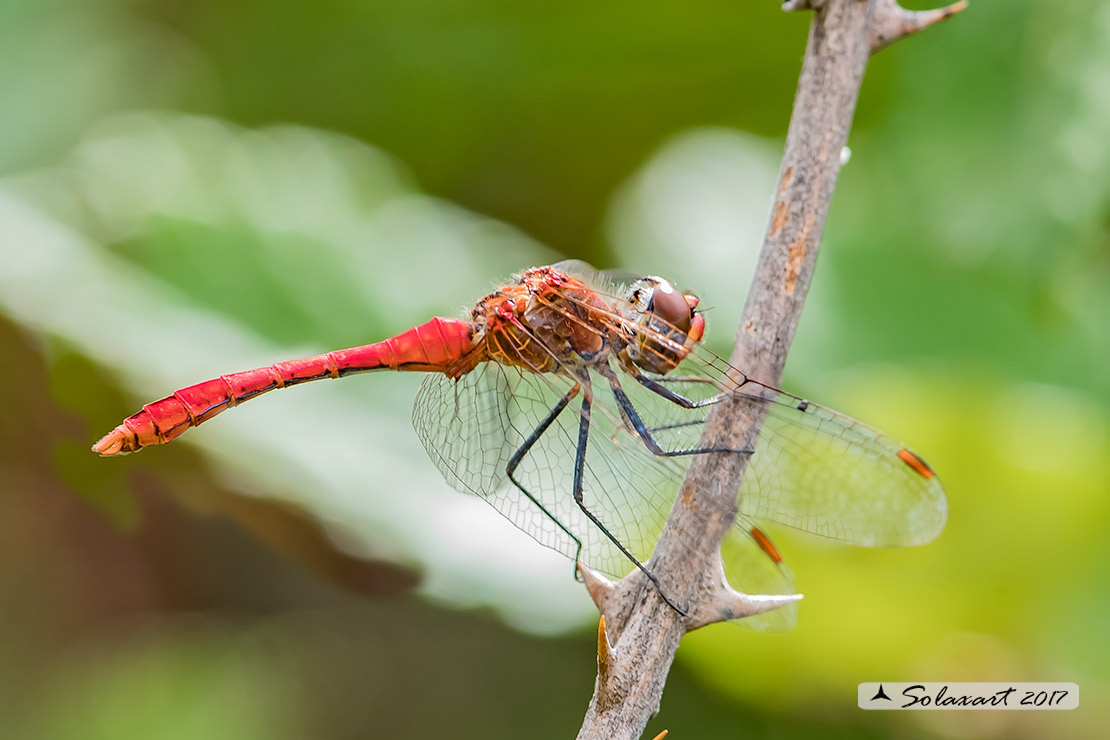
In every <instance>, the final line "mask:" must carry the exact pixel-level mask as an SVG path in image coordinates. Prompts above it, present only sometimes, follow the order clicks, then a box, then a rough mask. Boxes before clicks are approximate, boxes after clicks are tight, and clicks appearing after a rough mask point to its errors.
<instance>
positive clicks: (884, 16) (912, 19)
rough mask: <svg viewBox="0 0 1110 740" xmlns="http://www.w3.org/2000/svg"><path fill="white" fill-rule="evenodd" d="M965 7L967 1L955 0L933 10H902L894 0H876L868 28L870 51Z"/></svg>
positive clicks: (876, 49) (886, 45)
mask: <svg viewBox="0 0 1110 740" xmlns="http://www.w3.org/2000/svg"><path fill="white" fill-rule="evenodd" d="M966 7H967V0H959V2H955V3H952V4H951V5H949V6H947V7H944V8H937V9H936V10H906V9H905V8H903V7H902V6H900V5H899V4H898V0H878V2H877V3H876V4H875V13H874V15H873V16H872V18H871V24H870V28H869V29H868V40H869V41H870V43H871V53H872V54H874V53H875V52H877V51H879V50H880V49H885V48H886V47H888V46H890V45H891V44H893V43H894V42H895V41H898V40H899V39H904V38H905V37H907V36H912V35H913V34H915V33H918V32H919V31H923V30H925V29H926V28H928V27H929V26H931V25H933V24H934V23H940V22H941V21H944V20H948V19H949V18H951V17H952V16H954V15H955V14H956V13H959V12H960V11H961V10H964V9H965V8H966Z"/></svg>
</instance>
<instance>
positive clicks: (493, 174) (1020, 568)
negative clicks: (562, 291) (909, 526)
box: [0, 0, 1110, 740]
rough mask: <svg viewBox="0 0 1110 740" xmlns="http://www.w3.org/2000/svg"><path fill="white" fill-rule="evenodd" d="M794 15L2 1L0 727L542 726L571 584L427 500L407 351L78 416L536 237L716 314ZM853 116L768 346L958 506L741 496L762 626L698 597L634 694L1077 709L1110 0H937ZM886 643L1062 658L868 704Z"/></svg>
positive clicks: (436, 296) (553, 701) (1007, 727)
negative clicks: (765, 612)
mask: <svg viewBox="0 0 1110 740" xmlns="http://www.w3.org/2000/svg"><path fill="white" fill-rule="evenodd" d="M914 7H922V5H921V4H915V5H914ZM808 23H809V18H808V16H806V15H805V14H799V15H793V14H784V13H782V12H780V11H779V9H778V7H777V4H776V3H773V2H746V3H745V2H735V1H734V2H714V1H711V0H706V1H703V2H692V3H685V4H681V5H679V4H675V3H666V2H656V1H655V0H647V1H642V2H637V3H630V2H627V3H626V2H614V3H605V4H598V3H588V2H580V1H578V0H569V1H568V2H563V3H558V4H544V3H524V2H506V1H505V0H471V1H464V0H408V1H406V2H402V1H401V0H380V1H374V0H359V1H357V2H356V1H355V0H325V1H324V2H318V3H312V4H307V3H301V2H289V1H287V0H267V1H266V2H261V1H260V0H240V1H239V2H234V3H228V2H216V1H215V0H194V1H193V2H172V1H171V0H0V358H2V362H0V403H2V406H3V409H4V412H3V414H0V504H2V508H0V735H2V736H4V737H18V738H81V739H82V740H86V739H88V738H113V739H115V738H129V737H136V738H139V737H142V738H149V737H159V738H201V737H204V738H213V737H220V738H223V737H227V738H267V739H268V740H269V739H274V738H305V737H314V738H362V737H369V736H386V737H396V738H427V737H444V736H452V737H483V738H497V737H505V738H510V737H512V738H516V737H534V738H546V737H551V738H558V737H569V736H571V735H572V734H573V733H574V732H575V731H576V728H577V727H578V725H579V723H580V720H581V715H582V713H583V712H584V710H585V706H586V704H587V701H588V698H589V696H590V693H591V691H592V683H593V676H594V668H595V667H594V653H593V650H594V644H595V643H594V640H595V635H594V629H595V625H596V623H595V621H594V617H593V615H592V613H591V606H590V604H589V602H588V600H587V599H586V597H585V595H584V593H582V591H581V589H580V587H578V586H577V585H576V584H574V582H573V580H572V579H571V578H570V567H569V565H568V564H567V563H565V561H562V560H559V559H558V558H554V559H553V560H550V561H549V560H544V557H545V556H546V553H540V554H536V555H533V554H532V553H533V551H534V550H538V549H540V548H538V547H537V546H534V544H533V543H530V542H529V541H526V540H523V538H520V540H521V541H517V542H513V543H512V544H511V545H510V544H506V545H505V546H504V547H505V548H506V549H504V550H501V549H500V545H496V546H493V545H490V544H489V542H487V540H486V538H485V536H484V534H483V532H484V531H485V530H484V529H483V527H485V526H490V527H494V526H497V525H496V524H489V525H487V524H486V523H485V522H486V520H487V519H499V518H498V517H496V515H495V514H494V513H493V512H492V511H491V510H488V509H485V508H482V507H481V505H480V504H475V506H474V507H471V508H465V509H463V508H455V507H464V506H469V505H470V503H472V502H469V501H467V502H466V503H458V502H456V499H462V498H463V497H460V496H458V495H457V494H449V493H443V494H442V497H441V498H437V497H438V496H439V495H440V494H439V488H438V487H441V484H439V483H438V482H437V481H436V474H435V471H434V469H432V467H431V464H430V463H429V462H428V461H427V460H426V459H423V458H422V457H421V451H420V449H419V444H418V442H417V441H416V439H415V436H414V435H413V434H412V433H411V430H410V429H409V422H408V416H409V403H410V401H411V398H412V395H413V393H414V392H415V388H416V383H417V382H418V379H417V378H388V377H386V376H381V375H375V376H372V377H368V378H363V379H361V380H354V381H349V382H347V383H345V384H319V385H320V386H321V387H320V388H316V387H315V386H313V387H307V388H305V389H299V390H298V391H297V392H296V393H295V394H289V395H288V396H287V397H286V396H285V395H284V394H283V395H282V396H281V397H273V398H270V399H269V400H267V401H266V402H265V403H264V404H263V403H261V402H260V404H259V407H260V408H259V409H257V410H255V409H253V408H252V407H247V408H244V409H242V410H238V411H236V412H234V414H229V415H228V416H227V417H221V419H220V420H219V421H214V422H212V424H211V425H208V426H206V427H205V430H202V431H200V432H194V433H192V434H191V435H190V436H189V437H186V438H185V440H186V441H183V442H181V443H178V444H176V445H173V446H171V447H167V448H165V449H159V450H154V451H149V452H144V454H143V455H141V456H132V457H128V458H126V459H124V460H121V461H117V460H99V459H97V458H96V457H95V456H93V455H92V454H91V453H89V452H88V451H87V448H88V446H89V445H90V444H91V442H92V441H93V440H94V439H96V438H97V437H98V436H99V435H100V434H102V433H104V432H105V431H107V430H108V429H110V428H111V427H112V426H113V425H114V424H116V423H118V421H119V420H120V419H121V418H123V417H124V416H126V415H128V414H130V413H132V412H133V411H134V410H135V409H136V408H137V407H138V406H139V405H141V404H142V403H143V402H145V401H148V400H150V399H152V398H155V397H158V396H160V395H164V394H165V393H166V392H168V391H169V390H171V389H172V388H174V387H179V386H181V385H187V384H189V383H192V382H196V381H198V380H201V379H203V378H205V377H211V376H213V375H217V374H219V373H221V372H229V371H234V370H239V369H243V368H245V367H251V366H254V365H259V364H264V363H268V362H271V361H273V360H276V359H283V358H287V357H294V356H299V355H304V354H309V353H314V352H319V351H323V350H327V349H333V348H337V347H344V346H351V345H355V344H361V343H364V342H367V341H373V340H376V339H379V338H382V337H385V336H388V335H390V334H392V333H396V332H398V331H400V330H403V329H405V328H407V327H409V326H411V325H412V324H413V323H415V322H419V321H423V320H425V319H427V318H428V317H430V316H432V315H437V314H438V315H448V316H450V315H455V314H456V313H457V312H458V311H459V310H460V309H461V307H463V306H465V305H467V304H468V303H470V302H472V301H473V300H475V299H476V298H478V297H480V296H481V295H483V294H484V293H485V292H487V290H488V289H489V287H490V286H491V285H494V284H495V283H496V282H497V281H499V280H503V279H504V278H506V277H507V276H508V275H510V274H511V273H512V272H513V271H514V270H518V269H520V268H523V267H526V266H529V264H531V263H540V262H549V261H555V260H557V259H561V258H563V257H574V258H581V259H587V260H589V261H591V262H594V263H595V264H597V265H598V266H599V267H628V268H632V269H638V270H643V271H648V272H653V273H660V274H665V275H671V276H674V277H675V278H676V279H677V280H679V281H680V282H681V283H682V285H683V286H684V287H689V288H692V289H694V290H696V291H698V292H699V294H700V295H702V297H703V305H706V306H708V307H710V309H711V310H710V312H709V314H708V315H709V321H710V333H711V340H710V342H711V345H712V346H713V347H714V348H715V349H717V350H718V351H727V347H728V344H729V338H730V335H731V333H732V331H733V329H734V327H735V325H736V320H737V318H738V315H739V310H740V306H741V305H742V302H743V296H744V293H745V291H746V289H747V283H748V277H747V276H748V275H749V274H750V270H751V268H752V263H753V262H754V257H755V252H754V250H755V249H756V248H757V247H758V244H759V241H760V239H761V237H762V233H763V229H764V226H765V223H766V218H767V214H768V212H769V206H770V200H771V195H772V192H773V187H774V178H775V173H776V171H777V160H778V156H779V152H780V150H781V140H782V137H783V135H784V132H785V129H786V125H787V122H788V118H789V112H790V105H791V100H792V96H793V92H794V85H795V81H796V79H797V74H798V69H799V66H800V61H801V55H802V51H803V48H804V43H805V37H806V29H807V27H808ZM849 146H850V148H851V151H852V156H851V160H850V161H849V163H848V164H847V165H846V166H845V168H844V169H843V170H842V173H841V177H840V182H839V186H838V189H837V192H836V197H835V198H834V202H833V204H832V210H831V213H830V216H829V221H828V225H827V229H826V233H825V239H824V243H823V251H822V255H821V259H820V260H819V267H818V270H817V273H816V277H815V280H814V287H813V290H812V293H811V299H810V301H809V303H808V305H807V310H806V313H805V314H804V315H803V319H802V324H801V326H800V328H799V332H798V336H797V340H796V342H795V346H794V349H793V352H792V354H791V360H790V362H789V364H788V367H787V379H786V385H787V387H788V389H790V390H792V391H794V392H797V393H800V394H804V395H806V396H807V397H810V398H813V399H815V400H819V401H821V402H822V403H825V404H828V405H830V406H833V407H834V408H838V409H840V410H842V411H844V412H846V413H849V414H851V415H853V416H857V417H859V418H862V419H864V420H866V421H868V422H870V423H873V424H875V425H876V426H878V427H880V428H883V429H885V430H888V431H889V432H891V433H892V434H895V435H896V436H899V437H901V438H903V439H906V440H907V441H908V442H909V443H910V444H911V445H912V446H913V447H914V448H915V449H916V450H918V451H920V452H921V453H922V454H923V455H924V456H925V457H926V458H927V459H928V460H929V462H930V463H931V464H932V466H933V467H934V468H935V469H936V470H937V471H938V472H939V474H940V475H941V477H942V479H943V480H944V482H945V485H946V488H947V490H948V493H949V503H950V517H949V524H948V527H947V529H946V531H945V532H944V534H943V535H942V536H941V537H940V538H939V539H938V540H937V541H936V542H934V543H933V544H930V545H928V546H925V547H922V548H915V549H910V550H883V551H868V550H860V549H854V548H849V547H841V546H834V545H831V544H829V543H826V542H823V541H819V540H816V539H815V538H810V537H805V536H802V535H792V534H791V533H789V532H779V531H776V530H772V531H773V532H774V533H775V535H776V541H777V542H779V544H780V547H781V548H782V549H783V550H784V552H785V554H786V557H787V559H788V561H789V563H790V565H791V567H792V568H793V570H794V573H795V575H796V577H797V580H798V584H799V588H800V590H801V591H802V592H804V593H805V594H806V600H805V601H804V602H803V604H802V606H801V611H800V617H799V625H798V627H797V628H796V629H795V630H793V631H791V632H789V633H786V634H781V635H766V634H757V633H753V632H750V631H745V630H742V629H737V628H734V627H730V626H723V625H720V626H714V627H711V628H708V629H705V630H701V631H699V632H696V633H694V634H692V635H690V636H689V637H688V638H687V639H686V640H685V641H684V643H683V646H682V649H681V650H680V652H679V658H678V661H677V663H676V666H675V669H674V671H673V672H672V675H671V677H670V680H669V682H668V688H667V692H666V694H665V696H664V700H663V706H662V711H661V714H660V715H659V716H658V717H657V718H656V719H655V720H653V722H652V724H651V725H650V726H649V728H648V733H649V734H648V736H649V737H650V736H651V735H653V734H654V733H655V732H658V731H659V730H661V729H663V728H668V729H670V731H671V735H670V737H674V738H695V737H696V738H716V737H722V738H724V737H753V738H755V737H811V736H814V735H816V734H817V733H821V734H822V735H823V736H825V737H830V738H831V737H918V736H923V737H945V738H947V737H955V738H969V737H1007V738H1012V737H1046V736H1052V737H1092V738H1093V737H1099V736H1101V734H1100V733H1101V732H1102V731H1103V730H1104V728H1105V726H1106V724H1107V721H1108V720H1110V716H1108V710H1107V706H1110V704H1108V703H1107V699H1110V672H1108V671H1107V668H1106V666H1107V663H1108V660H1110V650H1108V647H1110V637H1108V636H1107V628H1106V615H1107V614H1108V613H1110V590H1108V588H1107V583H1108V581H1110V565H1108V564H1110V544H1108V541H1110V540H1108V538H1107V537H1106V531H1107V529H1108V527H1110V517H1108V516H1107V515H1108V511H1110V497H1108V494H1110V425H1108V421H1110V415H1108V413H1107V409H1108V406H1110V372H1108V369H1107V368H1108V367H1110V6H1108V5H1107V4H1106V3H1099V2H1096V0H1070V1H1068V2H1058V3H1036V2H1032V1H1031V0H1022V1H1011V2H991V1H990V0H978V2H973V3H972V7H971V8H970V9H968V10H967V11H966V12H965V13H963V14H962V15H960V16H958V17H957V18H955V19H953V20H952V21H950V22H948V23H946V24H944V25H942V26H940V27H937V28H935V29H932V30H930V31H928V32H927V33H925V34H923V35H921V36H919V37H914V38H912V39H910V40H906V41H903V42H901V43H899V44H897V45H895V46H894V47H892V48H890V49H888V50H885V51H883V52H882V53H881V54H879V55H878V56H876V57H875V58H874V59H873V60H872V63H871V65H870V67H869V69H868V73H867V77H866V79H865V82H864V85H863V89H862V93H861V97H860V102H859V106H858V109H857V113H856V118H855V122H854V126H853V129H852V133H851V136H850V140H849ZM252 406H253V405H252ZM267 413H269V414H273V416H272V417H267V416H265V414H267ZM190 439H192V443H188V442H187V440H190ZM336 442H338V443H336ZM417 489H419V490H417ZM433 489H434V490H433ZM425 494H426V495H425ZM421 502H423V503H421ZM429 502H430V503H429ZM430 511H440V512H442V513H443V517H444V521H441V522H438V523H437V524H435V525H425V522H426V521H427V518H428V514H429V512H430ZM456 517H458V518H456ZM463 517H465V518H463ZM425 526H427V531H424V530H422V529H421V528H422V527H425ZM437 527H438V528H437ZM416 532H422V534H420V535H419V536H418V535H417V534H416ZM444 533H449V535H448V534H444ZM497 536H498V537H501V536H502V534H501V530H498V535H497ZM505 536H506V537H509V536H511V534H510V535H505ZM421 538H423V539H421ZM490 542H497V543H500V542H501V540H500V539H495V540H490ZM506 542H507V540H506ZM517 553H520V554H519V555H518V554H517ZM531 557H535V558H536V560H537V565H536V568H535V570H533V569H532V568H531V564H530V561H529V562H528V563H526V565H527V566H528V567H521V568H519V569H518V570H517V571H513V570H511V567H510V566H511V565H512V563H521V562H524V561H522V560H520V558H531ZM506 560H508V561H511V562H510V564H509V565H504V566H503V565H500V564H499V563H503V562H504V561H506ZM541 561H542V562H541ZM501 568H504V570H503V571H502V570H499V569H501ZM421 576H423V579H424V580H423V582H422V584H423V585H421V586H420V587H419V588H417V590H416V591H415V592H414V591H413V590H412V586H413V584H414V582H415V581H416V580H417V579H419V578H421ZM878 680H924V681H943V680H950V681H961V680H962V681H974V680H979V681H1071V682H1076V683H1078V684H1079V685H1080V690H1081V701H1080V708H1079V709H1078V710H1076V711H1073V712H1068V713H1063V712H1060V713H1054V712H1039V713H1032V714H1028V713H1026V714H1014V713H1001V712H977V713H970V712H968V713H963V712H958V713H951V712H944V713H942V712H930V713H913V714H907V713H865V712H862V711H861V710H858V709H857V708H856V707H855V699H854V696H855V686H856V684H857V683H859V682H862V681H878Z"/></svg>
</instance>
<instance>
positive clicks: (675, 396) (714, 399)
mask: <svg viewBox="0 0 1110 740" xmlns="http://www.w3.org/2000/svg"><path fill="white" fill-rule="evenodd" d="M625 369H626V370H627V368H625ZM631 375H632V377H634V378H635V379H636V382H637V383H639V384H640V385H642V386H643V387H645V388H647V389H648V390H649V391H651V392H652V393H655V394H656V395H659V396H662V397H663V398H665V399H667V400H668V401H670V402H671V403H675V404H678V405H679V406H681V407H682V408H684V409H700V408H703V407H705V406H712V405H713V404H715V403H720V402H721V401H722V400H724V399H725V398H728V396H730V395H731V393H730V392H722V393H718V394H716V395H715V396H711V397H709V398H703V399H702V400H700V401H691V400H690V399H689V398H687V397H686V396H684V395H682V394H681V393H675V392H674V391H672V390H671V389H670V388H668V387H667V386H665V385H663V383H662V382H660V381H659V380H656V379H655V378H649V377H648V376H646V375H644V374H643V373H641V372H639V371H637V372H633V373H631ZM666 380H673V381H675V382H695V379H693V378H667V379H666Z"/></svg>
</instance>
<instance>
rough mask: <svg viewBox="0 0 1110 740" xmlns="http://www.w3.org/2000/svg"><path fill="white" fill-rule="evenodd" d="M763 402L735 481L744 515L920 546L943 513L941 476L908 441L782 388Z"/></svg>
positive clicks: (940, 525) (864, 540)
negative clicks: (748, 458) (751, 446)
mask: <svg viewBox="0 0 1110 740" xmlns="http://www.w3.org/2000/svg"><path fill="white" fill-rule="evenodd" d="M751 403H754V404H761V405H763V404H765V405H767V407H768V413H767V418H766V421H765V423H764V427H763V431H762V433H761V434H760V438H759V441H758V442H757V444H756V453H755V455H754V456H753V458H752V462H751V465H750V467H749V470H748V473H747V475H746V476H745V478H744V482H743V484H742V485H741V487H740V500H741V508H742V510H743V511H744V512H746V513H747V514H749V515H751V516H753V517H757V518H763V519H769V520H771V521H775V522H778V523H780V524H785V525H787V526H790V527H795V528H797V529H801V530H805V531H807V532H813V533H814V534H818V535H823V536H825V537H831V538H833V539H837V540H843V541H846V542H851V543H854V544H857V545H865V546H869V547H881V546H891V545H920V544H924V543H926V542H929V541H930V540H932V539H934V538H935V537H936V536H937V535H938V534H940V532H941V530H942V529H944V523H945V521H946V519H947V516H948V503H947V500H946V499H945V495H944V489H943V487H942V486H941V484H940V481H939V479H938V478H937V476H936V475H935V474H934V473H933V471H932V470H931V469H930V468H929V467H928V465H926V464H925V462H924V461H923V460H922V459H921V458H920V457H918V456H917V455H916V454H915V453H913V452H911V451H910V450H909V449H908V448H907V447H906V446H905V445H903V444H902V443H900V442H898V441H897V440H895V439H894V438H893V437H890V436H888V435H886V434H883V433H882V432H879V431H877V430H875V429H873V428H871V427H869V426H867V425H866V424H863V423H861V422H858V421H855V420H853V419H850V418H849V417H847V416H844V415H843V414H840V413H837V412H836V411H833V410H831V409H828V408H825V407H823V406H819V405H817V404H813V403H806V402H803V401H799V399H797V398H794V397H792V396H788V395H786V394H782V393H774V394H773V396H772V397H771V398H770V399H765V398H762V397H761V398H753V399H752V401H751Z"/></svg>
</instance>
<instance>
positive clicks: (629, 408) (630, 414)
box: [608, 374, 755, 457]
mask: <svg viewBox="0 0 1110 740" xmlns="http://www.w3.org/2000/svg"><path fill="white" fill-rule="evenodd" d="M608 378H609V386H610V387H611V388H612V390H613V398H615V399H616V401H617V406H618V407H619V408H620V410H621V415H622V416H624V417H625V418H627V419H628V421H629V423H630V424H631V425H632V428H633V429H634V430H635V431H636V436H638V437H639V438H640V439H641V440H642V441H643V443H644V446H646V447H647V448H648V450H650V451H651V454H653V455H658V456H660V457H679V456H682V455H703V454H706V453H709V452H738V453H746V454H751V453H752V452H755V450H751V449H745V450H740V449H733V448H732V447H695V448H691V449H686V450H664V449H663V448H662V447H661V446H660V445H659V443H658V442H656V441H655V437H653V436H652V434H651V430H649V429H648V427H647V425H646V424H644V420H643V419H641V418H640V414H639V412H637V411H636V407H635V406H634V405H633V404H632V400H631V399H630V398H629V397H628V394H627V393H625V392H624V389H623V388H621V384H620V381H618V380H617V378H616V376H615V375H611V374H610V375H608ZM648 380H650V378H649V379H648ZM664 390H665V389H664ZM703 421H704V420H702V419H699V420H695V421H691V422H684V423H681V424H671V425H666V426H663V427H659V429H673V428H677V427H680V426H687V425H691V426H692V425H694V424H700V423H702V422H703Z"/></svg>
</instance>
